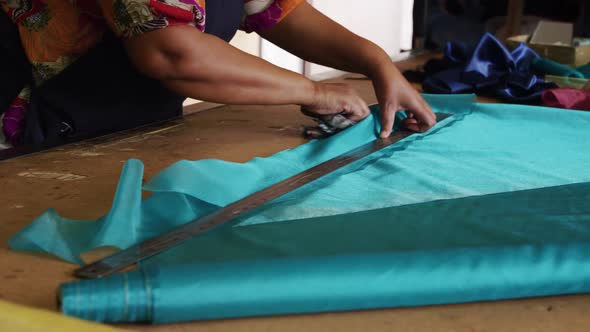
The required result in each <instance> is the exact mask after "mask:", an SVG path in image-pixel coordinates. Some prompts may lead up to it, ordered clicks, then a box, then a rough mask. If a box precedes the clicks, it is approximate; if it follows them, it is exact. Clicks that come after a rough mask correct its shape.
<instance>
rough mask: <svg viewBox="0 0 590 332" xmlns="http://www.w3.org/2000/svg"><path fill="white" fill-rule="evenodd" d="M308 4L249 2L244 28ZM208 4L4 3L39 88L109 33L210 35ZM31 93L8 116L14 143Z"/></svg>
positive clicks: (172, 0) (156, 0)
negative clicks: (180, 30)
mask: <svg viewBox="0 0 590 332" xmlns="http://www.w3.org/2000/svg"><path fill="white" fill-rule="evenodd" d="M212 1H215V0H212ZM303 1H304V0H244V10H243V15H242V23H241V27H240V29H242V30H244V31H246V32H253V31H261V30H265V29H268V28H271V27H272V26H274V25H275V24H277V23H278V22H279V21H280V20H281V19H283V18H284V17H285V16H286V15H287V14H289V13H290V12H291V11H292V10H293V9H295V8H296V7H297V6H298V5H299V4H300V3H302V2H303ZM206 4H207V0H0V7H1V8H2V10H4V12H5V13H6V14H7V15H8V16H9V17H10V18H11V19H12V21H13V22H14V23H15V24H17V26H18V30H19V34H20V38H21V41H22V44H23V46H24V49H25V53H26V55H27V57H28V58H29V61H30V62H31V64H32V67H33V78H34V84H37V85H38V84H41V83H43V82H44V81H46V80H48V79H50V78H51V77H53V76H55V75H57V74H58V73H60V72H61V71H62V70H63V69H65V68H66V67H67V66H68V65H69V64H71V63H73V62H74V61H75V60H76V59H77V58H78V57H79V56H80V55H82V54H84V53H85V52H86V51H87V50H89V49H90V48H91V47H92V46H94V45H95V44H97V43H98V42H99V41H100V40H101V38H102V36H103V34H104V33H105V31H107V30H108V29H110V30H112V31H113V32H114V33H115V34H116V35H117V36H119V37H121V38H131V37H134V36H137V35H139V34H142V33H145V32H148V31H152V30H156V29H162V28H166V27H169V26H175V25H190V26H194V27H195V28H196V29H199V30H201V31H204V30H205V26H206V24H207V10H206ZM29 94H30V88H28V87H27V88H25V89H24V90H23V91H22V92H21V94H20V95H19V96H18V97H17V99H16V100H15V101H14V102H13V103H12V105H11V106H10V107H9V109H8V110H6V111H5V112H4V117H3V119H2V124H3V126H2V127H3V128H2V129H3V132H4V134H5V136H6V138H7V139H8V140H9V141H10V142H12V143H13V144H15V143H17V142H18V140H19V137H20V135H21V134H22V128H23V121H24V113H25V112H26V109H27V100H28V96H29ZM0 113H1V112H0Z"/></svg>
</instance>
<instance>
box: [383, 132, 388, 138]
mask: <svg viewBox="0 0 590 332" xmlns="http://www.w3.org/2000/svg"><path fill="white" fill-rule="evenodd" d="M387 136H389V133H388V132H385V131H382V132H381V138H386V137H387Z"/></svg>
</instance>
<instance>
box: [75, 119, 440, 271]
mask: <svg viewBox="0 0 590 332" xmlns="http://www.w3.org/2000/svg"><path fill="white" fill-rule="evenodd" d="M449 116H450V114H444V113H437V114H436V118H437V121H441V120H443V119H445V118H447V117H449ZM412 134H413V132H410V131H403V130H401V131H395V132H394V133H393V134H392V135H391V136H390V137H388V138H379V139H376V140H374V141H372V142H369V143H367V144H365V145H362V146H360V147H358V148H355V149H353V150H351V151H349V152H347V153H344V154H343V155H340V156H338V157H335V158H333V159H330V160H328V161H325V162H323V163H321V164H319V165H317V166H314V167H312V168H310V169H308V170H306V171H303V172H301V173H299V174H296V175H294V176H292V177H290V178H288V179H286V180H283V181H281V182H278V183H276V184H274V185H272V186H270V187H267V188H265V189H262V190H260V191H258V192H256V193H254V194H252V195H250V196H247V197H245V198H242V199H240V200H238V201H236V202H234V203H232V204H229V205H227V206H225V207H223V208H220V209H219V210H216V211H214V212H212V213H210V214H208V215H205V216H203V217H201V218H198V219H196V220H193V221H191V222H189V223H186V224H184V225H182V226H179V227H177V228H174V229H172V230H171V231H169V232H167V233H164V234H162V235H159V236H156V237H154V238H151V239H149V240H146V241H144V242H142V243H139V244H136V245H134V246H132V247H130V248H128V249H125V250H122V251H119V252H117V253H115V254H113V255H111V256H108V257H106V258H104V259H101V260H99V261H96V262H94V263H91V264H88V265H86V266H83V267H81V268H79V269H77V270H76V271H74V274H75V275H76V276H77V277H79V278H100V277H105V276H108V275H110V274H112V273H114V272H117V271H119V270H122V269H124V268H126V267H129V266H131V265H133V264H135V263H137V262H139V261H141V260H144V259H146V258H148V257H151V256H154V255H156V254H158V253H160V252H162V251H165V250H167V249H170V248H172V247H175V246H177V245H179V244H181V243H182V242H184V241H186V240H188V239H190V238H193V237H195V236H197V235H199V234H202V233H204V232H207V231H209V230H211V229H213V228H216V227H218V226H221V225H223V224H225V223H227V222H228V221H231V220H233V219H235V218H237V217H238V216H240V215H243V214H244V213H246V212H249V211H251V210H253V209H255V208H257V207H259V206H261V205H262V204H264V203H267V202H269V201H272V200H273V199H275V198H278V197H280V196H283V195H285V194H287V193H289V192H291V191H293V190H295V189H297V188H299V187H301V186H303V185H305V184H308V183H310V182H312V181H314V180H316V179H318V178H321V177H323V176H325V175H328V174H330V173H332V172H333V171H335V170H337V169H340V168H342V167H344V166H346V165H348V164H350V163H353V162H355V161H357V160H359V159H361V158H364V157H366V156H368V155H370V154H372V153H374V152H376V151H379V150H381V149H383V148H385V147H387V146H390V145H392V144H394V143H396V142H398V141H400V140H402V139H404V138H406V137H408V136H410V135H412Z"/></svg>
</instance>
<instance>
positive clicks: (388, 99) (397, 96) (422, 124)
mask: <svg viewBox="0 0 590 332" xmlns="http://www.w3.org/2000/svg"><path fill="white" fill-rule="evenodd" d="M370 78H371V80H372V81H373V87H374V88H375V93H376V94H377V99H378V100H379V104H380V106H381V134H380V136H381V137H382V138H384V137H388V136H389V135H390V134H391V131H392V129H393V124H394V121H395V113H396V112H399V111H404V110H405V111H407V113H408V118H407V119H405V120H404V123H403V125H404V127H406V128H408V129H410V130H413V131H417V132H424V131H427V130H428V129H430V128H431V127H432V126H434V125H435V124H436V116H435V114H434V112H432V109H431V108H430V106H428V104H427V103H426V101H424V99H423V98H422V96H420V94H419V93H418V92H417V91H416V89H414V88H413V87H412V86H411V85H410V83H409V82H408V81H407V80H406V79H405V78H404V76H403V75H402V74H401V73H400V71H399V70H398V69H397V67H396V66H395V64H394V63H393V62H392V61H391V60H389V59H386V60H385V61H383V63H381V64H378V65H376V66H375V70H373V71H372V73H371V75H370Z"/></svg>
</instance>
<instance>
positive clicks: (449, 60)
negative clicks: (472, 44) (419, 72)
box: [422, 33, 556, 103]
mask: <svg viewBox="0 0 590 332" xmlns="http://www.w3.org/2000/svg"><path fill="white" fill-rule="evenodd" d="M538 57H539V56H538V55H537V54H536V53H535V52H534V51H533V50H532V49H530V48H529V47H528V46H526V45H525V44H520V45H519V46H518V47H517V48H516V49H514V50H512V51H509V50H508V49H507V48H506V47H505V46H504V45H503V44H502V43H501V42H500V41H499V40H497V39H496V37H494V36H493V35H491V34H489V33H487V34H485V35H484V36H483V37H482V39H481V40H480V42H479V44H478V45H477V47H476V48H475V50H470V49H469V48H468V47H466V46H465V45H463V44H462V43H460V42H451V43H448V44H447V45H446V47H445V49H444V58H443V59H442V60H434V61H432V62H431V63H428V64H426V65H425V71H426V72H427V74H429V76H428V77H427V78H426V80H424V82H423V83H422V87H423V88H424V91H425V92H428V93H443V94H447V93H477V94H478V95H486V96H493V97H498V98H501V99H503V100H506V101H510V102H516V103H535V102H538V101H539V98H540V95H541V93H542V92H543V91H544V90H546V89H549V88H555V87H556V86H555V84H553V83H547V82H545V81H544V80H543V78H542V77H541V76H538V75H537V73H536V72H535V71H534V70H533V68H532V67H531V63H532V62H533V60H534V59H536V58H538Z"/></svg>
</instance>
